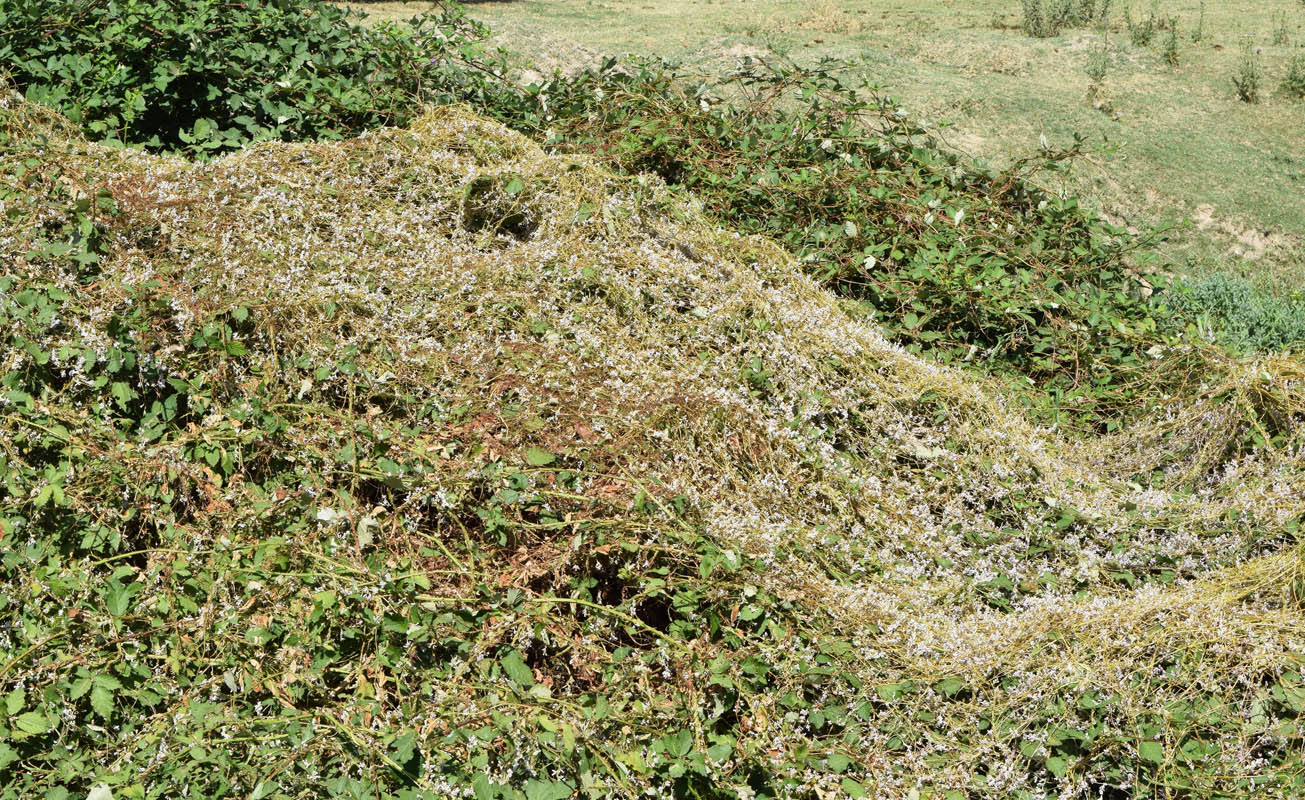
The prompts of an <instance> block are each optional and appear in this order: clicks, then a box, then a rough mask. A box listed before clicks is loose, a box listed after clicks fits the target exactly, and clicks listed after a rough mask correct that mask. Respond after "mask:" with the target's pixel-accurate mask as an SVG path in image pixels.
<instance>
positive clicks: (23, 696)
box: [5, 689, 27, 716]
mask: <svg viewBox="0 0 1305 800" xmlns="http://www.w3.org/2000/svg"><path fill="white" fill-rule="evenodd" d="M26 702H27V692H25V691H23V690H22V689H14V690H13V691H12V692H10V693H9V694H7V695H5V711H6V712H8V714H9V715H10V716H13V715H14V714H17V713H18V712H19V711H22V710H23V704H24V703H26Z"/></svg>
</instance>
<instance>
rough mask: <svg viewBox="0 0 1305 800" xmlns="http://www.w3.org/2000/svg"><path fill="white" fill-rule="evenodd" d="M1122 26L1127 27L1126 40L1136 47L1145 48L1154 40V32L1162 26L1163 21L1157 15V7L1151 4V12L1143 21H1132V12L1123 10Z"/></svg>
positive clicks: (1127, 9) (1126, 9)
mask: <svg viewBox="0 0 1305 800" xmlns="http://www.w3.org/2000/svg"><path fill="white" fill-rule="evenodd" d="M1124 24H1125V25H1126V26H1127V27H1128V38H1129V40H1130V41H1132V43H1133V44H1135V45H1137V46H1138V47H1146V46H1148V45H1150V44H1151V40H1152V39H1154V38H1155V34H1156V31H1158V30H1160V28H1162V27H1163V26H1164V21H1163V20H1161V19H1160V17H1159V16H1158V14H1157V7H1156V5H1155V4H1152V6H1151V11H1150V12H1149V13H1148V14H1147V16H1146V18H1145V19H1139V20H1138V21H1134V20H1133V13H1132V11H1131V10H1130V9H1129V8H1127V7H1125V8H1124Z"/></svg>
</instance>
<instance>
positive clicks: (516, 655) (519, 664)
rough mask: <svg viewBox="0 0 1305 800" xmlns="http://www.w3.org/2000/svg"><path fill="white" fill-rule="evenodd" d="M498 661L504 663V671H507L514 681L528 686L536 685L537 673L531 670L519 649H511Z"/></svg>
mask: <svg viewBox="0 0 1305 800" xmlns="http://www.w3.org/2000/svg"><path fill="white" fill-rule="evenodd" d="M498 661H499V663H500V664H502V665H503V671H504V672H505V673H507V676H508V677H509V678H511V679H512V681H513V682H514V683H516V684H518V685H519V686H526V687H530V686H534V685H535V674H534V673H533V672H531V671H530V666H529V665H528V664H526V660H525V659H524V658H522V657H521V652H520V651H519V650H509V651H508V652H507V653H506V654H505V655H503V656H502V657H501V658H499V660H498Z"/></svg>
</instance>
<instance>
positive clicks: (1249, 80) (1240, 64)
mask: <svg viewBox="0 0 1305 800" xmlns="http://www.w3.org/2000/svg"><path fill="white" fill-rule="evenodd" d="M1263 77H1264V67H1263V66H1262V65H1261V63H1260V51H1259V48H1257V47H1256V46H1255V44H1254V43H1253V42H1250V41H1247V42H1245V43H1243V44H1242V54H1241V57H1240V58H1239V59H1238V61H1237V70H1236V72H1234V73H1233V76H1232V82H1233V88H1235V89H1236V90H1237V99H1239V100H1241V101H1242V102H1244V103H1258V102H1259V101H1260V81H1261V80H1262V79H1263Z"/></svg>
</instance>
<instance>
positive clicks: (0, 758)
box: [0, 742, 18, 770]
mask: <svg viewBox="0 0 1305 800" xmlns="http://www.w3.org/2000/svg"><path fill="white" fill-rule="evenodd" d="M17 760H18V753H16V752H14V749H13V748H12V747H10V746H9V745H7V744H5V743H4V742H0V770H3V769H4V768H5V767H7V766H9V765H10V764H12V763H14V762H15V761H17Z"/></svg>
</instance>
